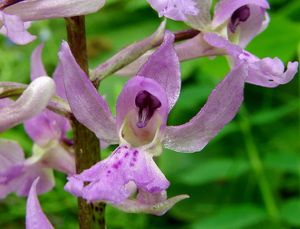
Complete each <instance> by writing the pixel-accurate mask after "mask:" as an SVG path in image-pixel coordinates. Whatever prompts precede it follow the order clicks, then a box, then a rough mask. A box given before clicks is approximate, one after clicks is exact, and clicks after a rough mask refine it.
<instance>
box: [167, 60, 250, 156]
mask: <svg viewBox="0 0 300 229" xmlns="http://www.w3.org/2000/svg"><path fill="white" fill-rule="evenodd" d="M246 75H247V69H246V67H245V66H244V65H239V66H237V67H236V68H234V69H233V70H232V71H231V72H230V73H229V74H228V75H227V76H226V77H225V79H224V80H222V81H221V83H219V84H218V85H217V87H216V88H215V89H214V90H213V91H212V93H211V95H210V96H209V97H208V100H207V102H206V104H205V105H204V107H203V108H202V109H201V110H200V111H199V112H198V114H197V115H196V116H195V117H194V118H192V119H191V120H190V121H189V122H187V123H186V124H183V125H180V126H170V127H167V129H166V139H165V147H166V148H169V149H172V150H175V151H177V152H196V151H200V150H201V149H203V148H204V147H205V146H206V145H207V143H208V142H209V141H210V140H211V139H212V138H213V137H214V136H216V135H217V133H218V132H219V131H220V130H221V129H222V128H223V127H224V126H225V125H226V124H227V123H228V122H230V121H231V120H232V119H233V118H234V116H235V115H236V113H237V112H238V110H239V107H240V105H241V103H242V101H243V92H244V82H245V77H246Z"/></svg>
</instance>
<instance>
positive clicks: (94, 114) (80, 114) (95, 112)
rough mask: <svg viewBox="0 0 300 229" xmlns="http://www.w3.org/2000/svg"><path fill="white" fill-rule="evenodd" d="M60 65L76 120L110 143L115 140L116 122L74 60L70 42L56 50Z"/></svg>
mask: <svg viewBox="0 0 300 229" xmlns="http://www.w3.org/2000/svg"><path fill="white" fill-rule="evenodd" d="M59 58H60V62H61V64H62V66H63V72H64V84H65V88H66V94H67V98H68V102H69V103H70V106H71V109H72V112H73V113H74V115H75V117H76V119H77V120H78V121H79V122H81V123H82V124H83V125H85V126H86V127H88V128H89V129H90V130H91V131H93V132H94V133H95V134H96V135H97V137H98V138H99V139H102V140H104V141H106V142H108V143H110V144H113V143H117V142H118V140H119V139H118V134H117V129H116V121H115V119H114V118H113V116H112V114H111V112H110V110H109V107H108V105H107V103H106V102H105V100H104V99H103V98H102V97H101V95H99V93H98V91H97V90H96V89H95V87H94V86H93V84H92V83H91V81H90V80H89V79H88V76H87V75H86V74H85V73H84V71H83V70H82V69H81V68H80V67H79V65H78V64H77V63H76V61H75V59H74V57H73V55H72V53H71V50H70V48H69V45H68V44H67V43H66V42H63V43H62V46H61V50H60V52H59Z"/></svg>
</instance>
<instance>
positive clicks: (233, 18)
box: [212, 0, 269, 47]
mask: <svg viewBox="0 0 300 229" xmlns="http://www.w3.org/2000/svg"><path fill="white" fill-rule="evenodd" d="M268 8H269V3H268V2H267V1H266V0H221V1H220V2H219V3H218V4H217V5H216V9H215V14H214V18H213V21H212V26H213V27H214V28H216V27H218V26H220V25H224V23H225V22H226V21H227V24H226V26H227V30H228V31H227V33H228V36H229V39H230V40H233V41H235V42H237V43H238V44H239V45H240V46H241V47H245V46H246V45H247V44H248V43H249V42H250V41H251V39H252V38H253V37H254V36H256V35H257V34H258V33H260V32H261V31H263V30H264V29H265V28H266V25H267V24H268V23H267V22H268V15H267V13H266V9H268Z"/></svg>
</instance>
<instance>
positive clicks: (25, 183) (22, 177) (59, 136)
mask: <svg viewBox="0 0 300 229" xmlns="http://www.w3.org/2000/svg"><path fill="white" fill-rule="evenodd" d="M42 48H43V46H42V45H40V46H38V47H37V48H36V50H35V51H34V52H33V54H32V58H31V79H32V80H33V82H36V81H39V80H41V79H43V78H45V77H41V76H42V75H47V73H46V71H45V69H44V66H43V63H42V61H41V51H42ZM61 77H62V75H61V66H60V65H59V66H58V67H57V69H56V70H55V72H54V74H53V79H54V82H55V84H56V93H57V94H58V95H60V96H61V97H63V98H65V91H64V87H63V85H62V83H63V82H62V78H61ZM47 79H51V78H49V77H47ZM50 82H52V91H53V92H52V93H51V97H52V95H53V94H54V90H55V89H54V88H55V87H54V86H55V85H54V82H53V80H52V79H51V81H50ZM30 85H31V84H30ZM43 90H44V91H43V92H42V93H47V90H49V89H48V88H45V87H44V88H43ZM42 93H40V94H42ZM40 94H39V95H38V96H37V97H38V98H35V100H38V102H40V101H41V100H43V99H41V98H43V96H41V95H40ZM0 101H1V100H0ZM48 101H49V100H48ZM48 101H47V102H48ZM16 103H17V102H16ZM46 105H47V104H45V106H43V107H42V109H43V111H42V109H39V110H38V112H39V113H37V111H36V107H35V106H31V108H30V112H31V113H32V112H33V111H34V112H35V116H34V117H32V116H33V115H32V114H31V117H30V119H28V120H26V121H25V122H24V126H25V130H26V132H27V133H28V135H29V136H30V137H31V138H32V140H33V141H34V143H35V144H34V146H33V148H32V156H31V157H29V158H27V159H25V157H24V153H23V151H22V149H21V148H20V146H19V145H18V144H17V143H15V142H12V141H7V140H0V149H1V150H0V157H1V158H2V159H3V160H2V162H3V163H4V164H3V165H1V166H0V168H1V171H0V179H1V180H0V197H1V198H4V197H5V196H6V195H7V194H9V193H11V192H16V193H17V194H18V195H20V196H26V195H28V192H29V189H30V186H31V184H32V182H33V181H34V180H35V179H36V178H37V177H40V182H39V184H38V186H37V190H38V193H44V192H47V191H49V190H50V189H52V188H53V186H54V176H53V169H56V170H58V171H60V172H63V173H65V174H69V175H70V174H74V173H75V160H74V156H73V151H72V149H71V148H70V147H69V145H68V143H69V141H68V139H67V138H66V132H67V131H68V130H69V129H70V124H69V121H68V120H67V119H66V118H64V117H62V116H60V115H58V114H56V113H54V112H52V111H50V110H48V109H44V108H45V107H46ZM5 108H9V106H7V107H5ZM5 108H3V109H5ZM3 109H2V110H3ZM2 110H0V112H1V111H2ZM41 111H42V112H41ZM1 117H2V116H1ZM21 121H24V120H21ZM11 158H13V160H12V159H11Z"/></svg>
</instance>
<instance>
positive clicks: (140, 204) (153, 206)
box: [114, 190, 189, 216]
mask: <svg viewBox="0 0 300 229" xmlns="http://www.w3.org/2000/svg"><path fill="white" fill-rule="evenodd" d="M187 198H189V196H188V195H178V196H174V197H172V198H169V199H167V194H166V191H163V192H160V193H148V192H144V191H141V190H139V193H138V195H137V199H127V200H125V201H123V202H122V203H121V204H119V205H114V206H115V207H116V208H118V209H120V210H122V211H125V212H128V213H147V214H152V215H158V216H161V215H163V214H165V213H166V212H167V211H168V210H169V209H170V208H172V207H173V206H174V205H175V204H176V203H178V202H179V201H181V200H184V199H187Z"/></svg>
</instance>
